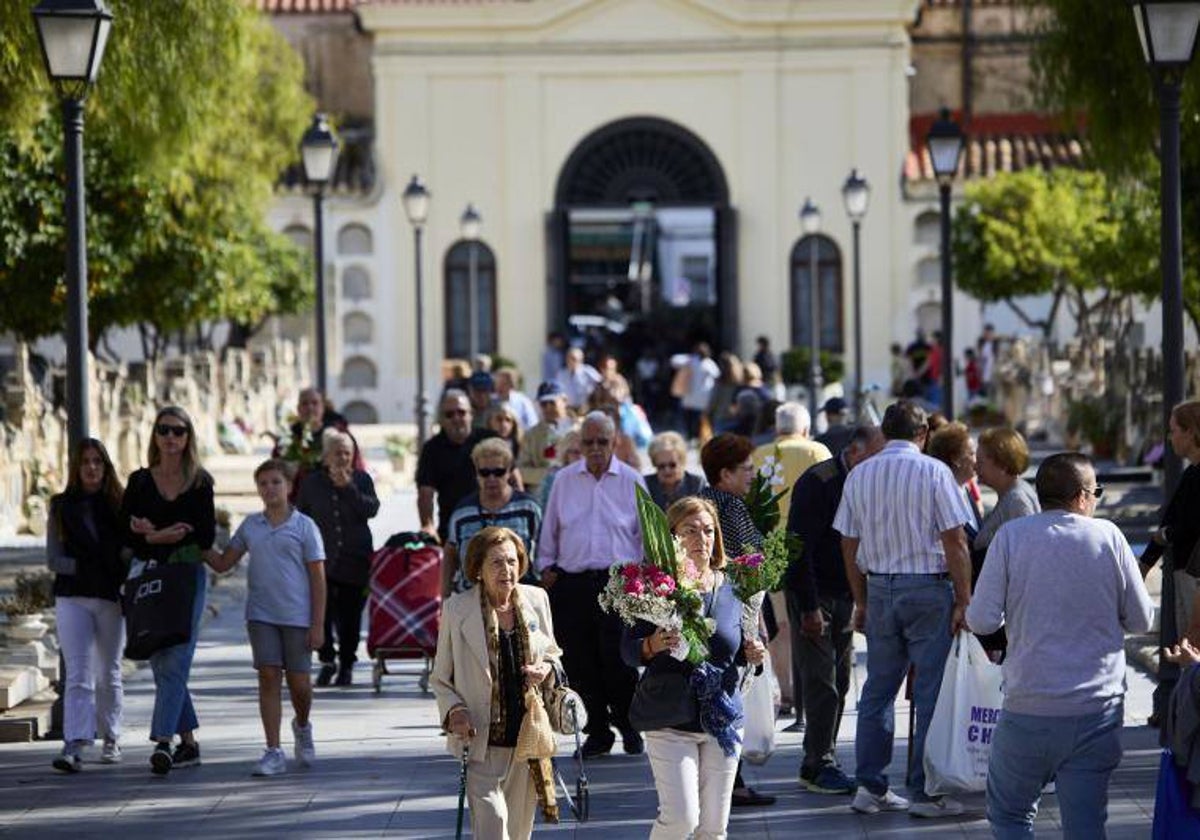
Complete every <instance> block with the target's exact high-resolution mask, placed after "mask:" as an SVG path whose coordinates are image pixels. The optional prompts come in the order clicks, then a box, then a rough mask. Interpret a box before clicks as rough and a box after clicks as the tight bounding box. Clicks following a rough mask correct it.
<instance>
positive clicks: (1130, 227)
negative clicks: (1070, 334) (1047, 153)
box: [952, 169, 1159, 336]
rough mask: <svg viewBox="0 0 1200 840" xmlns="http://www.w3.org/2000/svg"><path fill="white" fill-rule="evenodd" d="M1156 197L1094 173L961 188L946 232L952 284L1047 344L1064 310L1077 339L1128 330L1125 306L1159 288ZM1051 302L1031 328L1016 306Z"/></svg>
mask: <svg viewBox="0 0 1200 840" xmlns="http://www.w3.org/2000/svg"><path fill="white" fill-rule="evenodd" d="M1155 201H1156V196H1155V195H1154V194H1153V193H1152V192H1151V191H1149V190H1147V189H1145V188H1144V187H1141V186H1139V185H1137V184H1134V183H1131V182H1122V185H1121V186H1120V187H1118V188H1114V187H1113V186H1112V185H1111V184H1110V182H1109V181H1108V179H1107V178H1106V177H1105V176H1104V175H1103V174H1102V173H1100V172H1090V171H1078V170H1070V169H1056V170H1053V171H1051V172H1044V171H1042V170H1025V171H1023V172H1017V173H1011V174H1003V175H998V176H997V177H995V178H992V179H990V180H986V181H975V182H972V183H971V184H969V185H968V186H967V188H966V195H965V200H964V201H963V203H962V205H961V206H960V207H959V210H958V213H957V214H956V217H955V220H954V226H953V229H952V248H953V252H954V259H955V265H956V267H957V271H956V281H957V283H958V286H959V288H961V289H962V290H963V291H965V292H967V293H968V294H970V295H972V296H973V297H975V298H978V299H979V300H982V301H986V302H1004V303H1006V304H1007V305H1009V306H1010V307H1011V308H1012V309H1013V310H1014V311H1015V312H1016V313H1017V314H1018V315H1019V316H1020V317H1021V318H1022V319H1023V320H1025V322H1026V323H1028V324H1029V325H1030V326H1035V327H1038V328H1040V329H1041V330H1042V331H1043V333H1044V334H1045V335H1047V336H1049V335H1050V332H1051V330H1052V328H1053V323H1054V320H1055V315H1056V314H1057V312H1058V310H1059V307H1060V306H1061V305H1062V304H1063V303H1064V301H1065V302H1066V304H1067V305H1068V306H1069V307H1070V308H1071V311H1072V314H1073V315H1074V317H1075V319H1076V323H1077V325H1078V328H1079V332H1080V333H1081V334H1083V335H1088V334H1091V333H1093V332H1095V331H1103V332H1105V333H1106V334H1111V333H1110V331H1111V330H1114V329H1116V330H1120V329H1122V328H1123V327H1124V326H1127V323H1128V322H1127V317H1126V307H1125V305H1124V304H1125V303H1126V302H1127V301H1128V300H1129V298H1130V297H1131V296H1139V297H1142V298H1150V297H1152V296H1153V295H1154V294H1155V293H1156V291H1157V288H1158V283H1159V280H1158V275H1157V272H1156V269H1157V256H1156V255H1157V225H1158V211H1157V206H1156V204H1155ZM1045 294H1049V295H1051V296H1052V299H1053V304H1052V306H1051V310H1050V315H1049V316H1048V317H1047V318H1045V319H1043V320H1033V319H1032V318H1030V317H1029V316H1028V315H1026V314H1025V312H1024V311H1023V310H1022V309H1021V307H1020V304H1019V302H1018V301H1017V300H1016V299H1017V298H1021V297H1025V296H1031V295H1045Z"/></svg>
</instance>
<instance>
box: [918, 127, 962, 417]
mask: <svg viewBox="0 0 1200 840" xmlns="http://www.w3.org/2000/svg"><path fill="white" fill-rule="evenodd" d="M925 142H926V144H927V145H928V146H929V157H930V160H931V161H932V162H933V174H934V175H935V176H937V182H938V195H939V196H940V198H941V209H942V213H941V221H942V412H943V413H944V414H945V415H946V416H947V417H949V418H950V419H951V420H953V419H954V280H953V278H952V276H951V269H950V187H951V185H952V184H953V183H954V176H955V174H956V173H957V172H958V162H959V160H960V159H961V158H962V153H963V146H964V145H965V144H966V137H965V136H964V135H963V131H962V129H961V128H960V127H959V125H958V123H956V122H954V120H952V119H950V110H949V109H948V108H943V109H942V112H941V115H940V116H939V117H938V119H937V121H936V122H934V124H933V126H932V127H931V128H930V129H929V135H928V136H927V137H926V138H925Z"/></svg>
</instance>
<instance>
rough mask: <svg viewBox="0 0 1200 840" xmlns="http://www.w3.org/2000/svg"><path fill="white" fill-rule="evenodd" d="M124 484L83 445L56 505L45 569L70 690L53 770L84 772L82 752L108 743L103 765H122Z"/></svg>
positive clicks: (100, 447) (99, 447) (97, 445)
mask: <svg viewBox="0 0 1200 840" xmlns="http://www.w3.org/2000/svg"><path fill="white" fill-rule="evenodd" d="M121 493H122V489H121V482H119V481H118V480H117V476H116V471H115V470H114V469H113V465H112V460H111V459H110V458H109V457H108V452H107V451H106V450H105V448H104V444H102V443H101V442H100V441H98V440H96V439H95V438H84V439H83V440H81V441H80V442H79V443H78V444H77V445H76V447H75V450H74V451H73V452H72V453H71V460H70V475H69V478H68V479H67V489H66V490H65V491H64V492H62V493H59V494H58V495H57V496H55V497H54V498H52V499H51V500H50V521H49V527H48V528H47V529H46V562H47V564H48V565H49V566H50V569H51V571H54V572H57V574H56V575H55V578H54V600H55V605H56V608H55V614H56V616H57V620H58V638H59V644H61V645H62V655H63V664H64V666H65V673H64V675H63V684H64V685H65V687H66V690H65V692H64V697H63V750H62V754H61V755H59V756H58V757H56V758H55V759H54V767H55V769H57V770H61V771H63V772H64V773H75V772H78V771H79V769H80V767H81V766H82V763H83V762H82V757H81V755H80V753H81V751H82V749H83V747H85V746H90V745H91V743H92V741H93V739H94V738H95V737H96V734H97V733H99V735H100V737H101V738H103V739H104V747H103V751H102V752H101V754H100V760H101V761H102V762H104V763H105V764H115V763H117V762H119V761H120V760H121V748H120V747H119V746H118V745H117V741H118V739H119V738H120V737H121V706H122V701H123V699H124V689H123V687H122V685H121V649H122V648H123V647H124V646H125V624H124V622H123V621H122V620H121V596H120V589H121V582H122V581H123V580H124V578H125V564H124V563H123V562H122V561H121V536H122V533H121V526H120V523H119V521H118V519H117V510H118V509H119V508H120V506H121Z"/></svg>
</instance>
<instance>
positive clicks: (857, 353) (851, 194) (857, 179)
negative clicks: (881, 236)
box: [842, 169, 871, 413]
mask: <svg viewBox="0 0 1200 840" xmlns="http://www.w3.org/2000/svg"><path fill="white" fill-rule="evenodd" d="M842 201H843V202H844V203H845V205H846V215H847V216H849V217H850V225H851V227H852V228H853V229H854V387H855V388H856V389H857V390H858V398H857V399H856V400H855V401H854V410H855V412H858V413H861V411H862V398H863V394H864V393H865V386H864V385H863V346H862V252H861V250H860V248H859V233H860V230H859V228H861V227H862V220H863V217H864V216H866V215H867V205H868V204H869V203H870V201H871V187H870V185H869V184H868V183H867V179H866V178H863V177H862V176H861V175H859V174H858V170H857V169H851V170H850V176H849V177H848V178H846V183H844V184H842Z"/></svg>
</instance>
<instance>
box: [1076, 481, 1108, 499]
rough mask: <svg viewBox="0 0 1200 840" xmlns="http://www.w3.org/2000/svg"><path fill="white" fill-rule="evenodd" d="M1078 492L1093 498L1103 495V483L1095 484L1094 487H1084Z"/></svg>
mask: <svg viewBox="0 0 1200 840" xmlns="http://www.w3.org/2000/svg"><path fill="white" fill-rule="evenodd" d="M1080 492H1081V493H1085V494H1087V495H1089V496H1092V497H1093V498H1096V499H1099V498H1100V497H1101V496H1103V495H1104V485H1103V484H1097V485H1096V486H1095V487H1091V488H1089V487H1084V488H1083V489H1082V490H1081V491H1080Z"/></svg>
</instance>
